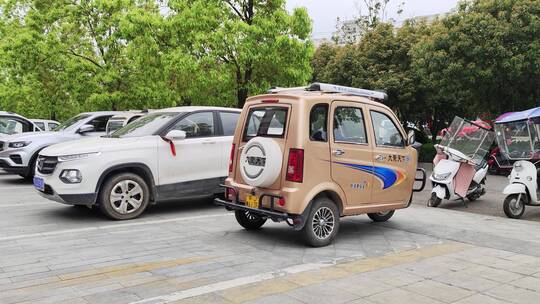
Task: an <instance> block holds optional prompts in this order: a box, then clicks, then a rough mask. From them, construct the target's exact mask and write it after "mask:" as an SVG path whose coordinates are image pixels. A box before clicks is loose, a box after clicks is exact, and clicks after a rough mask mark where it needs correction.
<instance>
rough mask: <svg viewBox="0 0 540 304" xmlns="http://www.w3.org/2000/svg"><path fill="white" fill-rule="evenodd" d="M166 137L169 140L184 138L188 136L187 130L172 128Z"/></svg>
mask: <svg viewBox="0 0 540 304" xmlns="http://www.w3.org/2000/svg"><path fill="white" fill-rule="evenodd" d="M165 138H167V139H168V140H183V139H185V138H186V132H185V131H182V130H170V131H169V132H168V133H167V135H165Z"/></svg>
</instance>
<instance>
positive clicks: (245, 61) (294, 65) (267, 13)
mask: <svg viewBox="0 0 540 304" xmlns="http://www.w3.org/2000/svg"><path fill="white" fill-rule="evenodd" d="M169 7H170V8H171V10H172V12H173V13H172V14H173V15H172V17H171V19H172V22H173V28H174V29H175V30H176V31H175V33H177V34H178V36H179V37H181V39H183V41H184V43H186V44H187V45H190V46H191V50H190V54H191V55H192V56H194V57H195V58H197V60H198V61H205V62H207V63H209V64H210V63H212V64H213V65H215V66H216V67H217V69H218V70H219V73H225V74H226V75H227V76H229V77H231V79H232V81H233V85H234V90H235V91H236V99H237V104H236V105H237V106H238V107H243V105H244V102H245V100H246V98H247V97H248V95H249V94H255V93H261V92H264V91H265V90H267V89H268V88H269V87H270V86H273V85H276V86H291V85H301V84H305V83H306V82H307V81H308V80H309V79H310V76H311V67H310V64H309V63H310V58H311V56H312V53H313V47H312V45H311V42H310V40H309V35H310V33H311V21H310V20H309V17H308V15H307V12H306V10H305V9H300V8H299V9H295V10H294V11H293V13H292V14H289V13H288V12H287V11H286V9H285V1H284V0H271V1H270V0H171V1H169Z"/></svg>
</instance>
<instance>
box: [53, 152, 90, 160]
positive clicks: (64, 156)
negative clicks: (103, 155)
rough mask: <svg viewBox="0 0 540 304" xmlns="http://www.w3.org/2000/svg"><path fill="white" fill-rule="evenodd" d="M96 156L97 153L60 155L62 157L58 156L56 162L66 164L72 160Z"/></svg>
mask: <svg viewBox="0 0 540 304" xmlns="http://www.w3.org/2000/svg"><path fill="white" fill-rule="evenodd" d="M96 155H99V152H91V153H81V154H71V155H62V156H58V161H61V162H66V161H72V160H79V159H83V158H88V157H91V156H96Z"/></svg>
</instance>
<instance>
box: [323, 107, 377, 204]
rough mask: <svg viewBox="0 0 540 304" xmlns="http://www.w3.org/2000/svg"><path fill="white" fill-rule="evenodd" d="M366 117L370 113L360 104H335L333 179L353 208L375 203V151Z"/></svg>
mask: <svg viewBox="0 0 540 304" xmlns="http://www.w3.org/2000/svg"><path fill="white" fill-rule="evenodd" d="M366 117H368V116H367V112H366V109H365V107H364V106H363V105H362V104H360V103H356V102H346V101H334V102H332V110H331V113H330V121H331V128H330V130H332V132H330V134H331V136H330V153H331V154H330V161H331V163H332V165H331V168H332V179H333V180H334V182H336V183H337V184H338V185H339V186H340V187H341V188H342V190H343V192H345V196H346V198H347V203H346V204H347V205H348V206H349V207H351V206H358V205H361V204H366V203H370V202H371V191H372V185H373V174H372V173H373V172H372V170H373V150H372V146H371V143H370V140H369V138H368V136H369V132H367V127H366V126H367V125H368V124H367V121H366Z"/></svg>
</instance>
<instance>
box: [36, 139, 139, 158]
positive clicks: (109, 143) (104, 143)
mask: <svg viewBox="0 0 540 304" xmlns="http://www.w3.org/2000/svg"><path fill="white" fill-rule="evenodd" d="M138 140H139V137H130V138H110V137H90V138H84V139H79V140H72V141H68V142H64V143H60V144H56V145H52V146H50V147H47V148H45V149H43V151H41V152H40V153H39V154H41V155H45V156H61V155H72V154H83V153H93V152H108V151H120V150H129V149H133V146H132V145H129V144H130V143H134V142H137V141H138Z"/></svg>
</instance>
